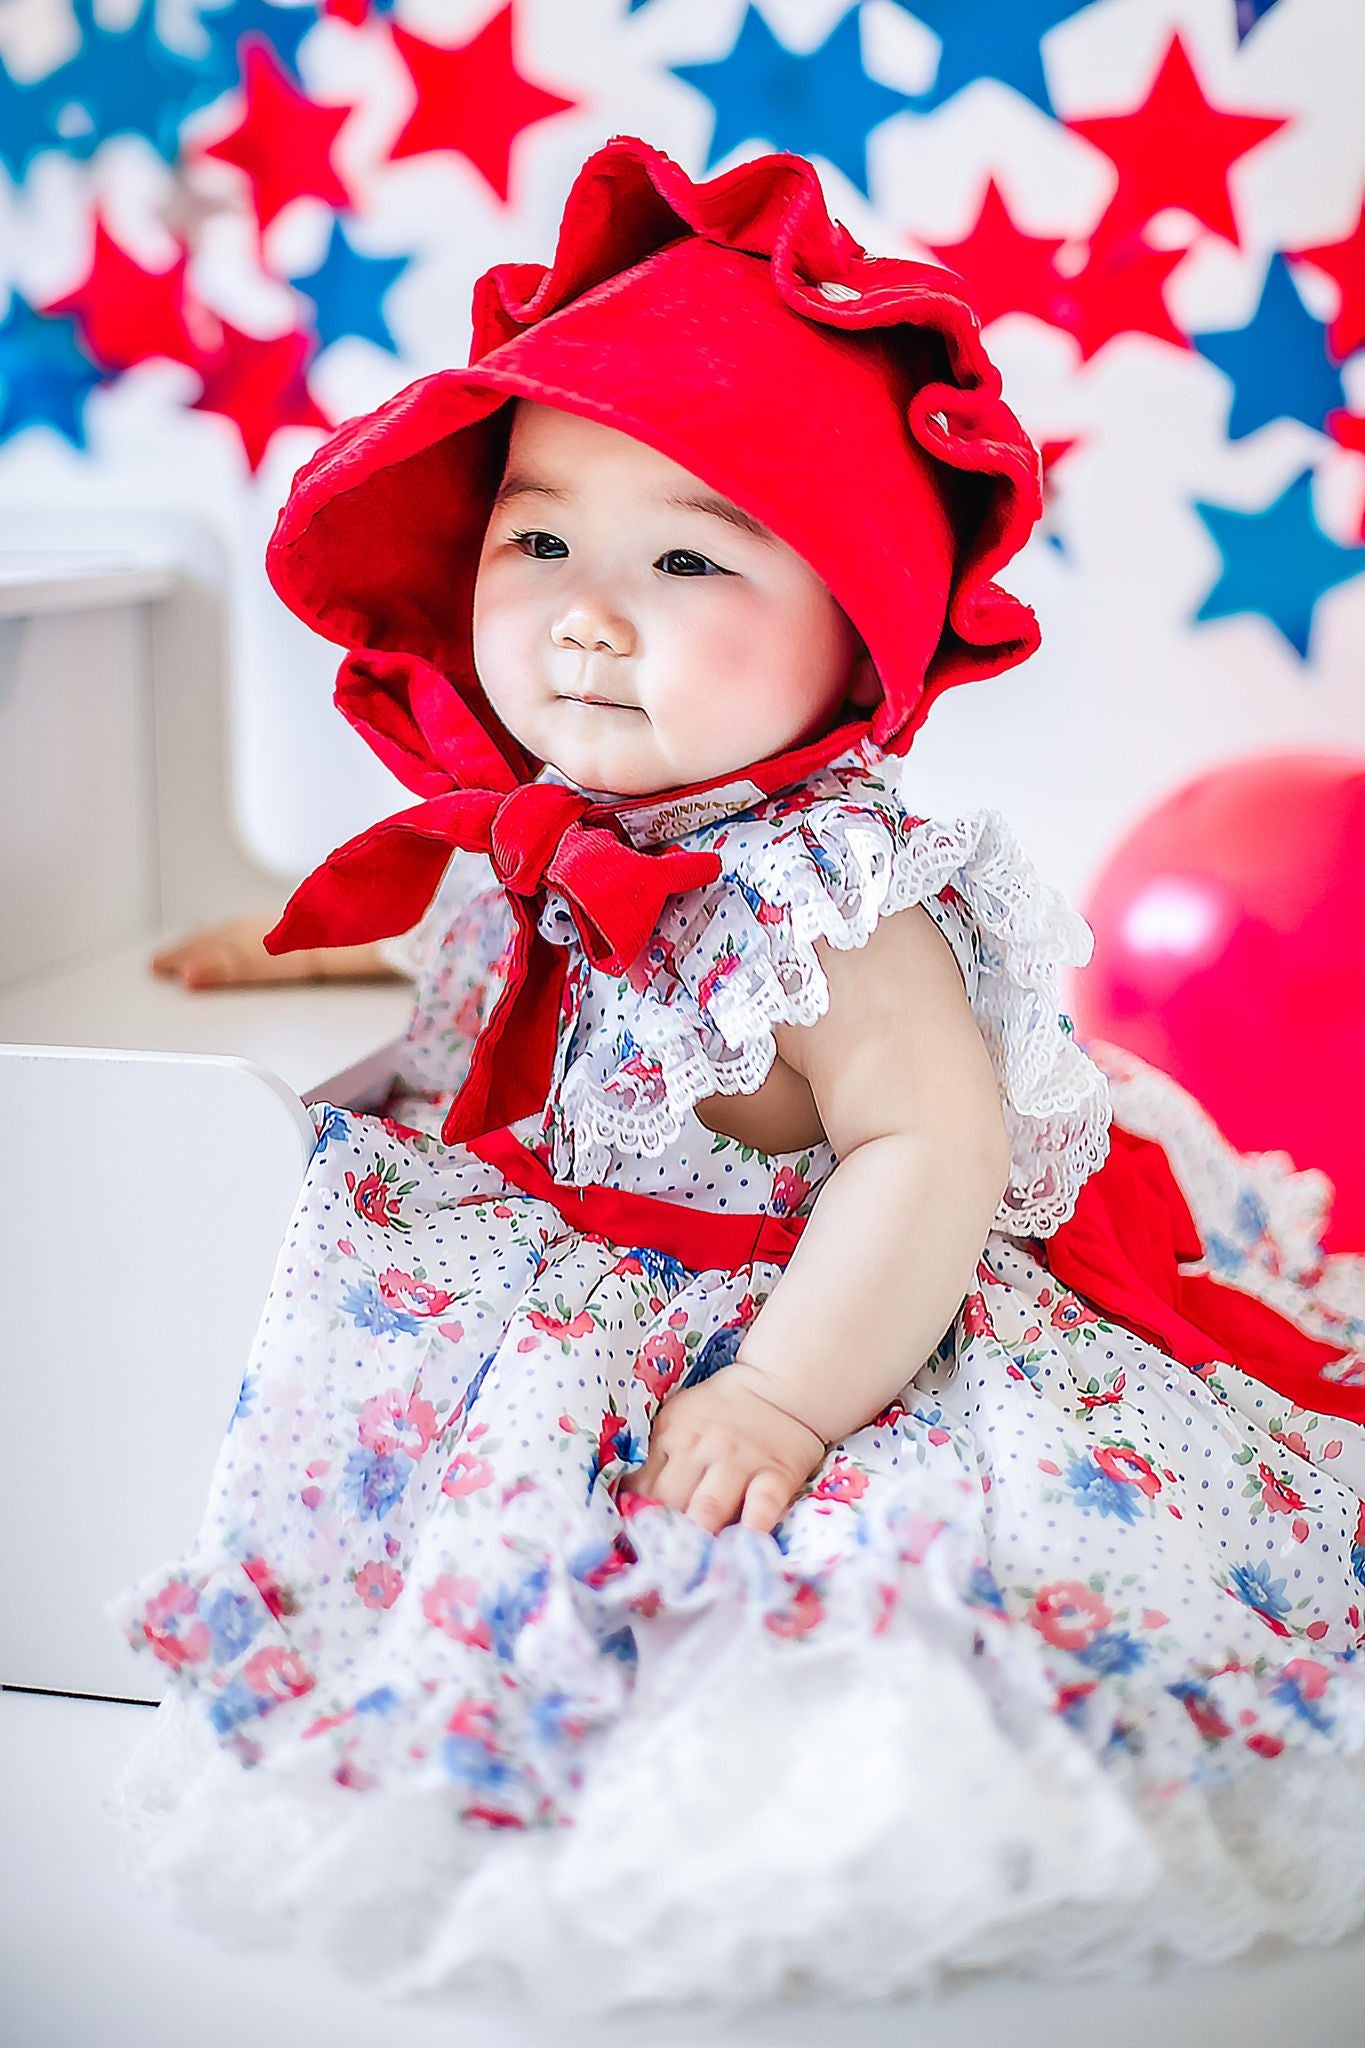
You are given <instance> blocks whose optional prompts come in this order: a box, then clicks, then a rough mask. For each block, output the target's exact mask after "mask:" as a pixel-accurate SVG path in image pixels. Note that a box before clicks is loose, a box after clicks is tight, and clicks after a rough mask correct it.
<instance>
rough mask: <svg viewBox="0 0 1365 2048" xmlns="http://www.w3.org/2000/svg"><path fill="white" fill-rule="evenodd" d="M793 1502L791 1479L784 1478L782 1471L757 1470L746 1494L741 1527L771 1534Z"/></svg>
mask: <svg viewBox="0 0 1365 2048" xmlns="http://www.w3.org/2000/svg"><path fill="white" fill-rule="evenodd" d="M791 1504H792V1490H791V1482H790V1481H789V1480H786V1479H784V1478H783V1477H782V1475H781V1473H780V1472H756V1473H755V1474H754V1477H753V1478H752V1479H751V1480H750V1481H749V1485H748V1490H747V1491H746V1493H745V1495H744V1508H743V1511H742V1513H741V1514H740V1518H739V1525H740V1527H741V1529H757V1530H758V1531H759V1532H760V1533H761V1534H763V1535H769V1534H771V1532H772V1530H773V1528H774V1526H775V1525H776V1524H777V1523H778V1522H780V1521H781V1519H782V1517H783V1515H785V1514H786V1512H787V1509H788V1508H789V1507H790V1506H791Z"/></svg>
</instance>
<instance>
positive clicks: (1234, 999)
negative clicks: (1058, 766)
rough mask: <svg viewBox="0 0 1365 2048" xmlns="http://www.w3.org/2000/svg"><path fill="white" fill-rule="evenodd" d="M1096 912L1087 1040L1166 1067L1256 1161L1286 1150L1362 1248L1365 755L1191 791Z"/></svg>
mask: <svg viewBox="0 0 1365 2048" xmlns="http://www.w3.org/2000/svg"><path fill="white" fill-rule="evenodd" d="M1081 909H1082V911H1083V913H1084V915H1085V917H1086V918H1087V920H1088V921H1089V923H1090V925H1091V926H1092V928H1093V930H1094V933H1095V952H1094V957H1093V959H1092V961H1091V963H1090V965H1089V966H1088V967H1087V968H1085V969H1084V971H1083V972H1081V973H1080V974H1078V975H1075V974H1073V975H1072V976H1071V977H1070V979H1069V984H1068V988H1067V992H1066V996H1065V998H1064V1001H1065V1004H1066V1008H1067V1010H1068V1011H1069V1013H1070V1015H1071V1017H1072V1019H1073V1021H1074V1023H1075V1026H1076V1034H1077V1036H1078V1038H1080V1039H1081V1040H1082V1041H1084V1040H1085V1039H1086V1038H1087V1037H1093V1038H1102V1039H1108V1040H1109V1041H1110V1042H1111V1043H1113V1044H1115V1045H1119V1046H1123V1047H1125V1048H1126V1049H1127V1050H1128V1051H1129V1052H1133V1053H1136V1055H1137V1056H1138V1058H1139V1059H1143V1060H1146V1061H1148V1062H1149V1063H1150V1064H1151V1065H1152V1066H1156V1067H1160V1068H1161V1069H1162V1070H1163V1072H1165V1073H1167V1074H1169V1075H1171V1077H1172V1078H1173V1079H1174V1080H1176V1081H1178V1082H1179V1083H1180V1084H1181V1086H1182V1087H1184V1088H1187V1089H1188V1090H1189V1091H1190V1093H1191V1094H1192V1095H1194V1096H1195V1097H1196V1098H1197V1099H1198V1100H1199V1101H1200V1102H1201V1103H1202V1104H1203V1105H1204V1107H1205V1109H1207V1110H1208V1112H1209V1114H1210V1116H1212V1117H1213V1119H1214V1121H1215V1122H1216V1123H1217V1124H1218V1126H1219V1128H1220V1130H1221V1131H1222V1132H1223V1134H1224V1136H1225V1137H1226V1138H1227V1139H1228V1140H1229V1142H1230V1143H1231V1144H1233V1145H1235V1146H1236V1147H1237V1149H1238V1150H1239V1151H1241V1152H1280V1151H1282V1152H1287V1153H1288V1154H1289V1156H1290V1158H1291V1159H1292V1161H1293V1163H1294V1165H1295V1167H1296V1168H1300V1169H1302V1168H1304V1167H1319V1168H1321V1170H1322V1171H1323V1172H1324V1173H1325V1174H1326V1175H1327V1176H1328V1178H1329V1179H1330V1180H1331V1181H1332V1183H1333V1185H1334V1187H1335V1189H1336V1196H1335V1200H1334V1202H1333V1205H1332V1209H1331V1213H1330V1219H1329V1226H1328V1229H1327V1231H1326V1234H1325V1235H1324V1238H1323V1245H1324V1249H1325V1250H1327V1251H1329V1252H1343V1251H1351V1252H1365V757H1360V756H1351V755H1345V754H1328V753H1303V754H1275V755H1263V756H1258V757H1255V758H1253V759H1250V760H1245V761H1238V762H1234V763H1232V764H1231V765H1229V766H1227V767H1222V768H1217V769H1215V770H1214V771H1213V772H1212V773H1211V774H1207V775H1202V776H1200V777H1198V778H1197V779H1196V780H1195V781H1193V782H1191V783H1189V784H1187V785H1186V786H1185V787H1184V788H1182V789H1180V790H1177V791H1176V793H1175V794H1174V795H1173V796H1170V797H1168V798H1167V799H1166V800H1165V802H1164V803H1161V804H1159V805H1158V806H1157V807H1156V809H1155V810H1154V811H1151V812H1150V813H1149V814H1148V815H1147V816H1146V817H1145V818H1143V819H1142V820H1141V822H1140V823H1139V824H1138V825H1137V826H1136V827H1135V828H1134V829H1133V830H1132V831H1131V832H1130V833H1129V834H1128V836H1127V838H1126V839H1125V840H1124V841H1123V843H1122V844H1121V845H1120V846H1119V848H1118V849H1117V851H1116V852H1115V853H1114V854H1113V855H1112V856H1111V857H1110V859H1109V860H1108V861H1107V863H1106V864H1105V865H1104V867H1103V868H1102V869H1101V870H1100V873H1099V876H1098V878H1097V880H1096V881H1095V882H1094V884H1093V885H1092V887H1091V890H1090V892H1089V897H1088V900H1087V901H1085V902H1083V903H1082V904H1081Z"/></svg>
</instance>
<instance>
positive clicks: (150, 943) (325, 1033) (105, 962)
mask: <svg viewBox="0 0 1365 2048" xmlns="http://www.w3.org/2000/svg"><path fill="white" fill-rule="evenodd" d="M277 908H278V906H277ZM169 936H170V937H180V936H183V935H182V934H180V933H172V934H170V935H169ZM158 943H159V942H158V941H157V940H155V939H154V938H153V937H152V936H150V935H148V936H145V937H140V938H137V939H134V940H127V941H125V942H124V943H123V944H121V945H118V946H113V947H110V948H109V950H108V951H107V952H104V953H102V954H101V955H100V956H99V957H98V958H96V959H87V960H84V961H81V962H80V963H79V964H77V965H75V966H70V967H67V968H64V969H57V970H53V971H49V972H47V973H45V974H43V975H41V976H37V977H35V978H34V979H33V980H31V981H28V982H21V983H19V984H18V985H17V986H14V987H11V988H9V989H6V990H4V991H3V992H0V1043H4V1044H9V1045H90V1046H102V1047H105V1048H107V1049H112V1048H117V1049H119V1050H128V1051H139V1052H194V1053H230V1054H232V1055H234V1056H235V1057H236V1058H238V1059H244V1060H251V1061H253V1062H254V1063H255V1065H257V1066H261V1067H265V1068H266V1069H267V1071H268V1072H270V1073H272V1074H278V1075H279V1077H280V1079H281V1080H282V1081H287V1082H288V1083H289V1085H290V1087H291V1088H293V1089H294V1091H295V1093H296V1094H299V1095H304V1096H306V1095H307V1093H308V1091H309V1090H310V1089H314V1088H316V1087H317V1086H318V1085H319V1083H320V1082H322V1081H323V1080H325V1079H326V1077H327V1076H328V1075H330V1074H339V1073H340V1072H341V1071H342V1070H343V1069H344V1068H346V1067H349V1066H350V1065H352V1063H353V1062H354V1061H356V1060H359V1059H362V1058H363V1057H364V1056H365V1055H366V1054H367V1053H370V1052H373V1051H374V1049H375V1047H376V1046H381V1045H384V1044H386V1043H387V1042H388V1040H389V1039H391V1038H394V1037H396V1036H397V1034H398V1033H399V1032H400V1031H401V1030H402V1029H403V1026H404V1025H405V1023H406V1022H407V1018H408V1013H409V1011H410V1010H411V1008H412V995H413V991H412V984H411V982H407V981H392V982H381V981H374V982H328V983H325V984H318V983H307V982H300V983H291V984H286V985H285V986H283V987H275V988H229V989H187V988H185V987H184V986H183V985H182V984H181V983H180V982H178V981H168V980H163V979H162V978H161V977H160V976H158V975H154V974H153V973H152V970H151V966H150V960H151V956H152V953H153V952H154V951H155V950H156V948H157V945H158Z"/></svg>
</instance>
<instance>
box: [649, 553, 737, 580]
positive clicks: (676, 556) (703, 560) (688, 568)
mask: <svg viewBox="0 0 1365 2048" xmlns="http://www.w3.org/2000/svg"><path fill="white" fill-rule="evenodd" d="M676 561H681V562H682V563H683V564H684V565H685V566H684V567H683V568H681V569H679V570H678V571H677V572H676V573H677V574H678V575H680V576H697V575H701V576H704V575H706V573H707V571H708V570H710V571H711V572H712V574H714V575H716V576H728V575H729V573H730V572H729V570H728V569H722V568H721V566H720V564H719V563H718V562H713V561H711V560H710V559H709V558H708V557H707V556H706V555H699V554H697V553H696V551H695V550H694V549H692V548H669V549H668V551H667V553H666V554H662V555H660V557H659V562H660V563H665V562H676ZM657 566H658V564H656V567H657ZM674 573H675V572H674V571H673V570H671V569H665V571H664V574H665V575H668V576H671V575H673V574H674Z"/></svg>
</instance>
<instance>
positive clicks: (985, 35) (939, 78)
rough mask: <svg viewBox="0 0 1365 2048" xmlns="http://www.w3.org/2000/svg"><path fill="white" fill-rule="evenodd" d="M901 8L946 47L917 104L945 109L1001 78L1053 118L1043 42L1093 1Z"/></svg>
mask: <svg viewBox="0 0 1365 2048" xmlns="http://www.w3.org/2000/svg"><path fill="white" fill-rule="evenodd" d="M896 5H897V6H898V7H901V8H903V9H904V11H905V12H906V13H907V14H913V15H914V16H915V18H916V20H918V21H922V22H923V23H924V25H925V27H926V28H930V29H932V30H933V32H934V34H935V35H936V36H937V37H938V39H939V42H940V44H941V45H942V47H941V49H940V51H939V59H938V71H937V73H936V74H935V77H934V82H933V84H932V85H931V86H930V88H929V90H928V92H927V93H926V94H925V95H924V96H923V97H922V98H921V99H919V100H917V101H916V105H917V106H918V107H919V108H920V110H921V111H922V112H924V113H926V114H927V113H931V112H932V111H933V109H934V108H935V107H941V106H942V104H943V102H944V101H945V100H947V99H951V98H952V96H953V94H954V93H955V92H960V91H961V90H962V88H963V86H964V85H971V84H972V82H973V81H974V80H975V79H978V78H998V79H999V80H1000V82H1001V83H1002V84H1003V85H1009V86H1013V88H1014V90H1015V91H1016V92H1018V93H1022V94H1023V96H1024V98H1025V99H1027V100H1032V101H1033V104H1034V106H1035V107H1041V108H1042V110H1043V112H1044V113H1045V114H1050V113H1052V111H1053V107H1052V96H1051V94H1050V93H1049V91H1048V86H1047V78H1046V75H1045V74H1044V71H1043V52H1042V47H1041V45H1042V39H1043V37H1044V36H1045V35H1046V34H1047V33H1048V30H1049V29H1054V28H1056V27H1057V25H1058V23H1059V22H1063V21H1067V20H1069V19H1070V17H1071V16H1072V15H1073V14H1079V13H1080V11H1081V9H1082V8H1083V7H1088V6H1089V5H1090V0H896Z"/></svg>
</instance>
